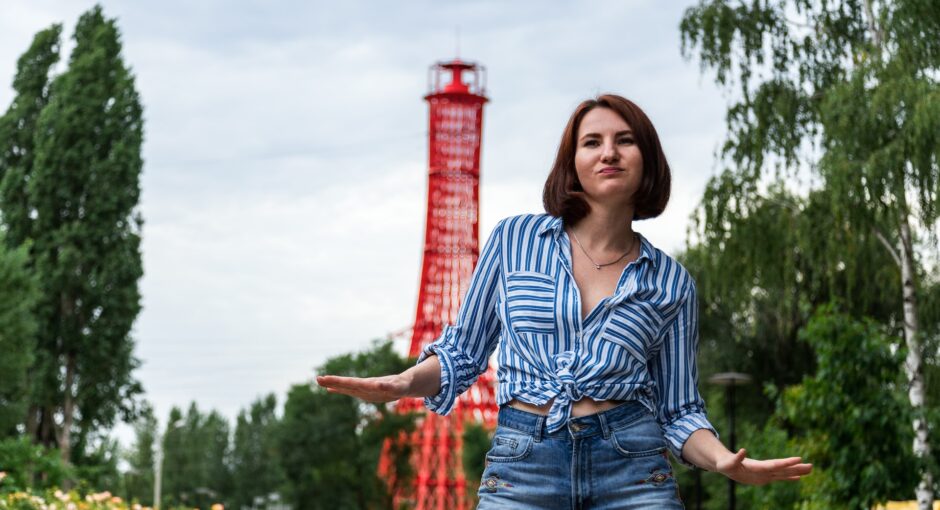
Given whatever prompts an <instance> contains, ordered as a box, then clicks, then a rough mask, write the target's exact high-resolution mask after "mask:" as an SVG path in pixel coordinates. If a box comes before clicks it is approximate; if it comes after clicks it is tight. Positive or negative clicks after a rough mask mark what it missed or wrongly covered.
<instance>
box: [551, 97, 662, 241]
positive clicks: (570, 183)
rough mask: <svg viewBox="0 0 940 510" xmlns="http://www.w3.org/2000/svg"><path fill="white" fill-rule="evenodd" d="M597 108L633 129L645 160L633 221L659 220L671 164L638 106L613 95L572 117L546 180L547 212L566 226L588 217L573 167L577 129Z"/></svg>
mask: <svg viewBox="0 0 940 510" xmlns="http://www.w3.org/2000/svg"><path fill="white" fill-rule="evenodd" d="M595 108H608V109H610V110H613V111H614V112H615V113H616V114H617V115H620V117H621V118H623V120H624V121H626V123H627V124H629V125H630V128H631V129H632V130H633V136H634V139H635V140H636V144H637V146H638V147H639V149H640V154H641V155H642V156H643V178H642V180H641V181H640V187H639V189H637V191H636V200H635V209H634V214H633V219H636V220H644V219H647V218H655V217H657V216H659V215H660V214H661V213H662V212H663V210H664V209H665V208H666V204H667V203H668V202H669V188H670V185H671V181H672V178H671V176H670V172H669V163H667V162H666V155H665V154H664V153H663V148H662V145H660V143H659V135H657V134H656V128H654V127H653V123H652V122H650V119H649V117H647V116H646V114H645V113H643V110H641V109H640V107H639V106H637V105H636V104H634V103H633V101H630V100H629V99H626V98H623V97H621V96H618V95H614V94H604V95H601V96H598V97H597V98H596V99H587V100H585V101H583V102H582V103H581V104H579V105H578V107H577V108H576V109H575V110H574V113H572V114H571V118H570V119H568V125H567V126H565V132H564V133H563V134H562V135H561V143H559V144H558V154H557V155H556V156H555V163H554V164H553V165H552V171H551V172H550V173H549V174H548V179H546V180H545V189H544V191H543V192H542V202H543V203H544V205H545V212H547V213H548V214H551V215H552V216H559V217H561V218H562V219H563V220H564V221H565V223H567V224H571V225H573V224H575V223H577V222H578V221H579V220H580V219H581V218H584V217H585V216H587V214H588V212H589V211H590V206H589V205H588V203H587V202H586V201H585V200H584V198H582V197H581V196H580V193H581V192H583V191H584V190H583V188H581V182H580V181H579V180H578V174H577V172H576V171H575V167H574V155H575V152H576V151H577V148H578V129H579V128H580V127H581V120H582V119H583V118H584V116H585V115H587V113H588V112H589V111H591V110H593V109H595Z"/></svg>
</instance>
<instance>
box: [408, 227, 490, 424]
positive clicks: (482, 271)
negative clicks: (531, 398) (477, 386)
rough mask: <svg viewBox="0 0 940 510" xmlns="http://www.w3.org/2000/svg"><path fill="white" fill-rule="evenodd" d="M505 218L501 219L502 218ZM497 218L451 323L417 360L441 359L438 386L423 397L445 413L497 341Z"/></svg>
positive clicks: (484, 365) (431, 407) (484, 364)
mask: <svg viewBox="0 0 940 510" xmlns="http://www.w3.org/2000/svg"><path fill="white" fill-rule="evenodd" d="M504 221H505V220H504ZM503 223H504V222H500V223H499V224H498V225H497V226H496V228H495V229H493V233H492V234H490V238H489V239H488V240H487V242H486V244H485V246H484V247H483V251H482V252H481V254H480V258H479V260H478V262H477V266H476V268H475V269H474V271H473V277H472V278H471V280H470V287H469V288H468V289H467V295H466V296H465V297H464V300H463V302H462V303H461V305H460V310H459V311H458V313H457V320H456V322H455V324H454V325H452V326H448V327H446V328H444V331H443V333H442V334H441V336H440V337H439V338H438V339H437V340H436V341H435V342H433V343H431V344H428V345H427V346H425V347H424V349H422V351H421V354H420V356H418V363H421V362H422V361H424V360H425V359H426V358H427V357H428V356H431V355H437V356H438V358H439V360H440V363H441V390H440V392H438V394H437V395H433V396H431V397H427V398H425V399H424V405H425V406H426V407H427V408H428V409H429V410H431V411H433V412H435V413H438V414H441V415H446V414H448V413H450V411H451V410H452V409H453V408H454V405H455V404H456V403H457V397H459V396H460V394H461V393H463V392H465V391H467V389H469V388H470V386H472V385H473V383H474V382H476V380H477V378H479V376H480V374H482V373H483V372H485V371H486V369H487V366H488V365H489V358H490V355H491V354H492V353H493V350H495V349H496V344H497V343H498V341H499V329H500V324H499V315H498V313H497V309H496V305H497V302H498V299H499V285H500V281H501V270H500V239H501V237H502V236H501V232H502V229H503Z"/></svg>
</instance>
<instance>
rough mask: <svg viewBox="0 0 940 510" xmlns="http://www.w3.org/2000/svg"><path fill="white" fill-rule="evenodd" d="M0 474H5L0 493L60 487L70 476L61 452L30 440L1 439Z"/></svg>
mask: <svg viewBox="0 0 940 510" xmlns="http://www.w3.org/2000/svg"><path fill="white" fill-rule="evenodd" d="M0 471H3V472H4V473H6V478H4V479H3V483H2V484H0V493H3V492H8V491H9V492H15V491H25V490H27V489H34V490H45V489H50V488H53V487H58V486H60V485H61V484H62V482H63V481H65V480H66V479H67V478H68V477H70V475H71V473H70V468H69V466H67V465H65V464H64V463H63V462H62V457H61V456H60V455H59V452H58V451H56V450H55V449H53V448H46V447H45V446H42V445H37V444H33V442H32V441H31V440H30V439H29V438H28V437H9V438H6V439H0Z"/></svg>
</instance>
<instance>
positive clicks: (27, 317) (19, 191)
mask: <svg viewBox="0 0 940 510" xmlns="http://www.w3.org/2000/svg"><path fill="white" fill-rule="evenodd" d="M61 31H62V28H61V26H59V25H53V26H52V27H50V28H48V29H46V30H43V31H41V32H39V33H38V34H36V36H35V37H34V38H33V42H32V44H31V45H30V47H29V49H27V50H26V52H25V53H24V54H23V55H22V56H21V57H20V58H19V60H18V61H17V66H16V76H15V77H14V78H13V91H14V97H13V101H12V102H11V103H10V106H9V108H8V109H7V111H6V112H5V113H4V114H3V115H2V116H0V224H2V230H3V233H2V235H0V353H2V355H0V374H3V377H2V378H0V437H3V436H5V435H11V434H12V433H13V431H14V430H15V427H16V425H18V424H20V423H22V422H23V417H24V416H25V412H26V409H25V406H26V405H27V401H28V399H27V395H28V393H27V384H26V373H27V369H28V368H29V366H30V365H31V364H32V361H33V355H34V350H35V343H36V338H35V333H36V318H35V315H34V309H33V308H34V306H35V304H36V299H37V298H38V295H37V293H36V291H37V286H36V283H35V278H33V277H32V271H31V270H30V263H29V256H28V250H27V247H26V246H23V242H24V241H25V240H26V239H28V238H29V237H30V230H31V229H30V224H31V222H32V220H31V218H30V207H29V204H28V201H27V197H26V182H28V179H29V175H30V173H31V171H32V167H33V159H34V156H35V145H34V143H33V136H34V134H35V130H36V123H37V121H38V119H39V113H40V112H41V111H42V109H43V108H44V107H45V106H46V104H47V103H48V102H49V80H50V78H49V71H50V69H51V67H52V66H53V65H54V64H55V63H56V62H57V61H58V60H59V35H60V33H61Z"/></svg>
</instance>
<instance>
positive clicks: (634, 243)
mask: <svg viewBox="0 0 940 510" xmlns="http://www.w3.org/2000/svg"><path fill="white" fill-rule="evenodd" d="M571 234H572V235H574V240H575V241H577V243H578V246H580V247H581V251H582V252H584V256H585V257H587V258H588V260H590V261H591V264H593V265H594V269H597V270H598V271H600V270H601V268H602V267H607V266H612V265H614V264H616V263H617V262H620V261H621V260H623V258H624V257H626V256H627V255H629V254H630V252H631V251H633V247H634V246H635V245H636V234H633V238H632V240H631V242H630V248H629V249H628V250H627V251H625V252H623V255H621V256H619V257H617V260H614V261H612V262H607V263H606V264H598V263H597V262H594V259H593V258H591V256H590V255H589V254H588V252H587V250H585V249H584V245H583V244H581V240H580V239H578V234H575V233H574V229H571Z"/></svg>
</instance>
